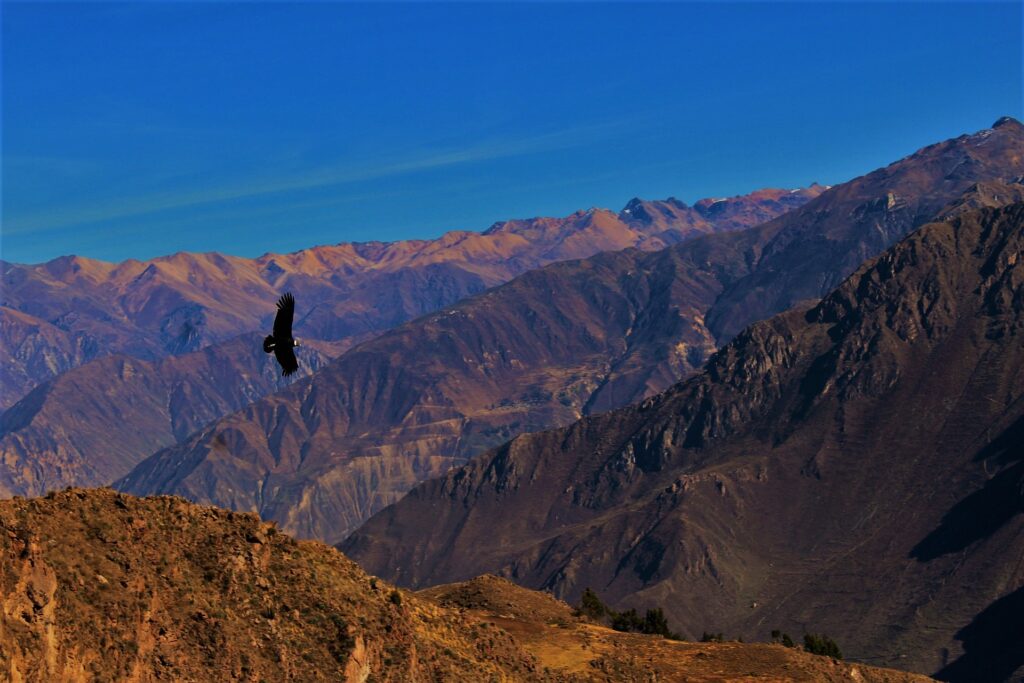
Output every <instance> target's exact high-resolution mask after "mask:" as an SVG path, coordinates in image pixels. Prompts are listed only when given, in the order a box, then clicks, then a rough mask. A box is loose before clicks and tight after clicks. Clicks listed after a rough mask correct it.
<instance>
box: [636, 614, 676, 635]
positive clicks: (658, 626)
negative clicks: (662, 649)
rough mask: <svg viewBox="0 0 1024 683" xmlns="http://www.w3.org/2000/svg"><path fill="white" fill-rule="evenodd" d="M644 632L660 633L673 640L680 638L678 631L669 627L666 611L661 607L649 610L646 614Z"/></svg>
mask: <svg viewBox="0 0 1024 683" xmlns="http://www.w3.org/2000/svg"><path fill="white" fill-rule="evenodd" d="M643 632H644V633H651V634H655V635H659V636H662V637H664V638H669V639H671V640H679V639H680V636H679V634H678V633H675V632H674V631H672V630H671V629H669V627H668V619H666V618H665V613H664V612H663V611H662V610H661V608H660V607H658V608H655V609H649V610H647V614H645V615H644V625H643Z"/></svg>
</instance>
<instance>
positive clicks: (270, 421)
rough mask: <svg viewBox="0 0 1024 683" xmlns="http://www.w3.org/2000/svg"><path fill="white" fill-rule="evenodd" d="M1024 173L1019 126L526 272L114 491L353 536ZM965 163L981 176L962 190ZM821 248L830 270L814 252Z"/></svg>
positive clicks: (220, 427) (391, 336)
mask: <svg viewBox="0 0 1024 683" xmlns="http://www.w3.org/2000/svg"><path fill="white" fill-rule="evenodd" d="M1022 159H1024V127H1021V126H1020V125H1019V124H1017V125H1016V126H1012V125H1007V126H1003V127H1001V128H1000V129H998V130H995V131H982V132H981V133H978V134H976V135H974V136H963V137H961V138H958V139H956V140H951V141H948V142H944V143H940V144H938V145H933V146H931V147H927V148H925V149H923V150H921V151H920V152H918V153H916V154H914V155H912V156H910V157H907V158H906V159H903V160H901V161H898V162H896V163H895V164H893V165H891V166H889V167H887V168H885V169H881V170H879V171H875V172H874V173H871V174H868V175H866V176H863V177H861V178H857V179H855V180H853V181H850V182H849V183H847V184H844V185H840V186H837V187H833V188H831V189H829V190H828V191H826V192H824V193H823V194H821V195H820V196H819V197H818V198H817V199H815V200H813V201H812V202H810V203H808V204H806V205H805V206H803V207H801V208H799V209H795V210H793V211H791V212H789V213H787V214H784V215H783V216H782V217H780V218H777V219H775V220H774V221H771V222H769V223H767V224H765V225H763V226H760V227H756V228H752V229H749V230H743V231H736V232H729V233H724V234H714V235H707V236H704V237H700V238H696V239H693V240H690V241H687V242H685V243H682V244H679V245H676V246H673V247H670V248H668V249H666V250H663V251H661V252H656V253H653V254H644V253H642V252H639V251H632V252H629V251H627V252H620V253H614V254H602V255H599V256H596V257H592V258H590V259H586V260H583V261H579V262H571V263H562V264H555V265H553V266H548V267H546V268H544V269H540V270H537V271H533V272H530V273H527V274H525V275H523V276H521V277H519V278H517V279H516V280H514V281H513V282H511V283H509V284H507V285H505V286H503V287H500V288H497V289H494V290H491V291H489V292H486V293H484V294H481V295H478V296H476V297H474V298H471V299H469V300H467V301H465V302H463V303H461V304H459V305H457V306H454V307H451V308H449V309H445V310H444V311H443V312H441V313H437V314H433V315H430V316H426V317H424V318H421V319H419V320H416V321H413V322H411V323H409V324H407V325H405V326H403V327H401V328H398V329H396V330H393V331H392V332H390V333H388V334H385V335H383V336H381V337H379V338H377V339H375V340H373V341H370V342H367V343H366V344H363V345H361V346H360V347H358V348H356V349H353V350H352V351H350V352H348V353H346V354H344V355H343V356H342V357H341V358H340V359H339V360H338V361H336V362H335V363H334V364H332V365H331V366H329V367H328V368H327V369H325V370H324V371H323V372H321V373H318V374H317V376H316V377H314V378H312V379H310V380H308V381H305V382H302V383H298V384H296V385H293V386H292V387H290V388H289V389H288V390H286V391H283V392H279V393H277V394H274V395H273V396H269V397H267V398H266V399H263V400H261V401H259V402H257V403H255V404H253V405H252V406H249V407H248V408H246V409H245V410H244V411H242V412H239V413H237V414H235V415H231V416H228V417H227V418H225V419H224V420H221V421H219V422H217V423H215V424H213V425H210V426H209V427H208V428H206V429H203V430H202V431H200V432H198V433H197V434H195V435H194V436H193V437H192V438H190V439H189V440H188V441H187V442H184V443H182V444H180V445H178V446H174V447H171V448H169V449H167V450H165V451H162V452H160V453H157V454H155V455H154V456H153V457H151V458H149V459H147V460H146V461H145V462H143V463H141V464H140V465H139V466H138V467H137V468H136V469H135V470H134V471H133V472H131V473H130V474H129V475H128V476H127V477H125V478H124V479H123V480H121V481H120V482H119V483H118V484H117V486H118V487H120V488H122V489H123V490H126V491H130V492H132V493H137V494H149V493H160V492H173V493H178V494H181V495H184V496H186V497H188V498H190V499H193V500H198V501H203V502H210V503H214V504H217V505H221V506H225V507H232V508H235V509H243V510H255V511H259V512H260V514H262V515H264V516H266V517H268V518H272V519H276V520H278V521H280V522H281V523H282V525H283V526H284V528H285V529H287V530H288V531H289V532H291V533H296V534H298V535H300V536H306V537H314V538H319V539H322V540H327V541H340V540H342V538H344V536H345V535H346V534H347V533H348V531H350V530H352V529H354V528H355V527H356V526H358V524H359V523H361V521H363V520H365V519H367V518H368V517H369V515H370V514H372V513H373V512H375V511H377V510H378V509H380V508H381V507H383V506H384V505H387V504H389V503H391V502H394V501H395V500H397V499H398V498H400V497H401V496H402V495H403V494H404V493H405V492H406V491H407V490H408V489H409V488H410V487H411V486H413V485H414V484H415V483H416V482H418V481H421V480H423V479H425V478H428V477H431V476H438V475H440V474H442V473H443V472H444V471H445V470H446V469H447V468H448V467H450V466H452V465H453V464H458V463H460V462H462V461H464V460H465V459H466V458H469V457H472V456H473V455H476V454H478V453H481V452H483V451H484V450H486V448H488V447H491V446H496V445H498V444H500V443H502V442H504V441H505V440H507V439H508V438H510V437H512V436H514V435H515V434H517V433H521V432H524V431H535V430H539V429H545V428H548V427H552V426H557V425H564V424H568V423H569V422H571V421H572V420H574V419H576V418H578V417H579V416H580V415H582V414H590V413H594V412H600V411H604V410H609V409H612V408H616V407H621V406H624V405H628V404H629V403H632V402H634V401H637V400H639V399H641V398H643V397H645V396H649V395H652V394H654V393H657V392H658V391H661V390H664V389H666V388H668V387H669V386H671V385H672V384H674V383H675V382H676V381H678V380H680V379H682V378H683V377H684V376H686V375H687V374H689V373H691V372H692V371H694V370H695V369H697V368H699V367H700V366H701V365H702V364H703V362H704V360H705V359H706V358H707V357H708V356H709V355H710V353H711V352H712V351H713V350H714V349H715V348H717V347H718V346H719V345H720V344H721V343H722V342H723V341H726V340H727V339H728V336H729V335H730V334H731V332H730V330H731V329H732V327H733V326H735V325H736V324H738V322H739V321H741V320H742V321H744V323H749V322H753V321H754V320H756V319H758V317H760V316H762V314H764V313H765V306H769V308H771V310H769V311H768V312H770V313H775V312H778V310H781V308H780V309H774V308H772V307H775V306H778V307H784V306H789V305H790V304H791V303H792V302H795V301H800V300H804V299H808V298H813V299H817V298H818V297H820V296H821V295H822V294H824V293H825V290H823V289H822V287H824V286H825V284H826V283H837V282H839V281H841V279H842V278H843V277H844V276H846V275H848V274H849V273H850V272H852V271H853V270H854V268H856V266H857V265H859V263H860V262H861V260H862V259H863V257H864V256H865V255H871V254H876V253H878V252H879V251H881V249H882V248H884V247H885V246H887V245H888V241H887V240H892V241H895V240H897V239H899V238H900V237H901V236H903V235H905V234H906V233H907V232H909V231H910V230H912V229H913V228H914V227H916V226H918V225H920V223H921V222H923V221H924V220H925V217H926V216H931V215H935V214H936V213H940V212H942V211H944V210H951V209H949V207H948V206H947V205H948V204H950V202H954V201H958V200H961V198H962V196H963V195H964V193H965V192H971V191H972V188H973V187H974V186H975V185H976V184H977V183H978V182H979V181H980V182H987V183H992V184H993V186H995V184H996V183H997V181H998V179H1000V178H1011V179H1012V178H1015V177H1017V176H1019V175H1021V172H1022V170H1024V168H1022V165H1024V161H1022ZM965 164H966V165H967V167H969V168H971V169H974V170H975V171H976V172H978V173H979V174H980V175H979V176H978V177H976V178H970V177H967V176H965V175H964V174H963V173H962V171H960V170H958V169H962V168H963V167H964V166H965ZM950 178H954V179H955V180H949V179H950ZM1007 187H1008V186H1007ZM936 188H937V189H936ZM890 195H892V197H896V198H898V199H892V202H891V203H892V206H890ZM631 206H633V208H632V209H630V211H631V212H632V211H639V209H640V208H642V207H641V205H640V204H638V203H631ZM714 206H717V204H715V205H714ZM672 207H674V208H678V207H675V205H674V204H673V205H671V207H670V208H672ZM643 210H644V212H645V215H647V214H650V215H652V216H653V215H656V214H657V210H656V208H655V207H652V206H648V207H647V208H644V209H643ZM643 220H648V219H646V218H645V219H643ZM811 243H813V244H817V245H819V246H820V247H821V249H822V250H824V252H827V258H826V257H822V258H819V257H817V256H815V255H813V254H810V255H809V254H808V253H807V251H806V250H807V244H811Z"/></svg>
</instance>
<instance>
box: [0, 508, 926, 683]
mask: <svg viewBox="0 0 1024 683" xmlns="http://www.w3.org/2000/svg"><path fill="white" fill-rule="evenodd" d="M481 597H483V599H481ZM497 600H500V604H501V608H500V613H499V614H494V613H493V612H492V611H488V610H484V609H478V608H479V607H481V606H484V607H486V606H487V605H489V604H491V603H494V602H495V601H497ZM537 605H543V606H544V607H545V609H544V610H543V611H542V612H541V613H537V612H536V611H535V609H534V608H535V607H536V606H537ZM545 642H546V643H548V644H557V646H563V645H565V646H568V647H566V648H565V650H564V653H563V656H561V657H559V656H557V653H556V652H553V651H552V648H551V647H546V648H545V647H544V643H545ZM652 659H654V660H656V661H657V664H656V667H657V671H658V672H659V674H660V673H662V672H664V677H663V679H664V680H678V674H679V672H681V671H685V672H686V673H687V680H692V681H695V682H696V683H701V682H705V681H706V682H707V683H711V682H712V681H721V680H722V674H723V673H726V674H736V675H741V676H756V677H766V676H777V675H784V676H785V677H786V680H791V681H801V682H807V683H810V682H812V681H814V682H816V683H820V682H822V681H836V682H839V681H850V680H855V681H867V682H872V683H874V682H877V683H911V682H916V681H919V680H923V679H922V678H920V677H916V676H912V675H910V674H904V673H901V672H897V671H891V670H881V669H875V668H873V667H865V666H862V665H854V664H849V663H844V662H838V661H836V660H833V659H831V658H828V657H819V656H813V655H810V654H807V653H804V652H800V651H797V650H793V649H789V648H783V647H781V646H778V645H767V644H760V645H743V644H739V643H712V644H694V643H677V642H671V641H666V640H664V639H662V638H661V637H656V636H645V635H639V634H625V633H618V632H615V631H611V630H610V629H607V628H601V627H598V626H595V625H593V624H588V623H586V622H584V621H582V620H581V619H579V618H578V617H576V616H574V615H573V613H572V610H571V609H570V608H569V606H568V605H565V604H564V603H560V602H558V601H557V600H554V599H553V598H551V597H550V596H548V595H544V594H539V593H535V592H533V591H526V590H523V589H521V588H518V587H516V586H513V585H511V584H509V583H508V582H506V581H502V580H500V579H496V578H494V577H481V578H480V579H478V580H476V581H473V582H471V583H470V584H468V585H467V586H450V587H447V590H438V591H434V592H433V594H430V595H423V596H421V595H417V594H413V593H408V592H405V591H399V590H395V589H394V588H393V587H392V586H390V585H388V584H386V583H385V582H383V581H380V580H378V579H375V578H373V577H370V576H368V575H366V574H365V573H364V572H363V571H362V570H360V569H359V568H358V567H357V566H356V565H355V564H354V563H352V562H351V561H349V560H348V559H346V558H345V557H344V556H343V555H342V554H341V553H339V552H338V551H336V550H334V549H332V548H329V547H327V546H324V545H322V544H320V543H316V542H308V541H306V542H296V541H295V540H293V539H291V538H289V537H287V536H285V535H284V534H281V533H279V532H278V531H277V529H276V527H274V526H273V525H271V524H266V523H263V522H261V521H260V520H259V519H258V518H257V517H256V516H255V515H250V514H236V513H232V512H228V511H226V510H217V509H215V508H205V507H199V506H195V505H191V504H189V503H187V502H185V501H184V500H181V499H180V498H174V497H159V498H149V499H137V498H133V497H131V496H125V495H119V494H117V493H114V492H113V491H110V490H83V489H69V490H67V491H63V492H60V493H55V494H51V495H49V496H47V498H45V499H43V498H37V499H33V500H23V499H19V500H13V501H0V678H3V679H4V680H10V681H14V682H24V683H50V682H51V681H100V680H105V681H111V680H112V681H153V680H173V681H286V680H294V681H344V682H345V683H364V682H365V681H394V682H395V683H405V682H406V681H481V680H482V681H489V680H497V681H508V682H510V683H516V682H522V683H534V682H543V681H549V682H551V683H556V682H559V683H570V682H573V683H583V681H594V680H650V677H649V674H648V669H649V667H650V664H649V663H650V662H651V661H652ZM591 660H593V661H591ZM619 674H625V675H619ZM673 674H675V675H673Z"/></svg>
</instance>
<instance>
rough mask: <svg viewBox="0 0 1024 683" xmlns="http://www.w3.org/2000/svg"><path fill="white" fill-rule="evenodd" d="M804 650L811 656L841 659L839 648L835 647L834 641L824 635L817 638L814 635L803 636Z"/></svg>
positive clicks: (841, 654)
mask: <svg viewBox="0 0 1024 683" xmlns="http://www.w3.org/2000/svg"><path fill="white" fill-rule="evenodd" d="M804 649H805V650H807V651H808V652H810V653H811V654H813V655H823V656H825V657H832V658H833V659H842V658H843V653H842V651H840V649H839V646H838V645H836V641H834V640H832V639H831V638H829V637H828V636H824V635H823V636H819V635H816V634H814V633H807V634H805V635H804Z"/></svg>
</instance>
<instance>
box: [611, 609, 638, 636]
mask: <svg viewBox="0 0 1024 683" xmlns="http://www.w3.org/2000/svg"><path fill="white" fill-rule="evenodd" d="M643 627H644V620H643V619H641V618H640V615H639V614H637V613H636V610H635V609H633V608H632V607H631V608H629V609H628V610H626V611H625V612H616V613H613V614H612V628H613V629H615V630H616V631H642V630H643Z"/></svg>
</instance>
